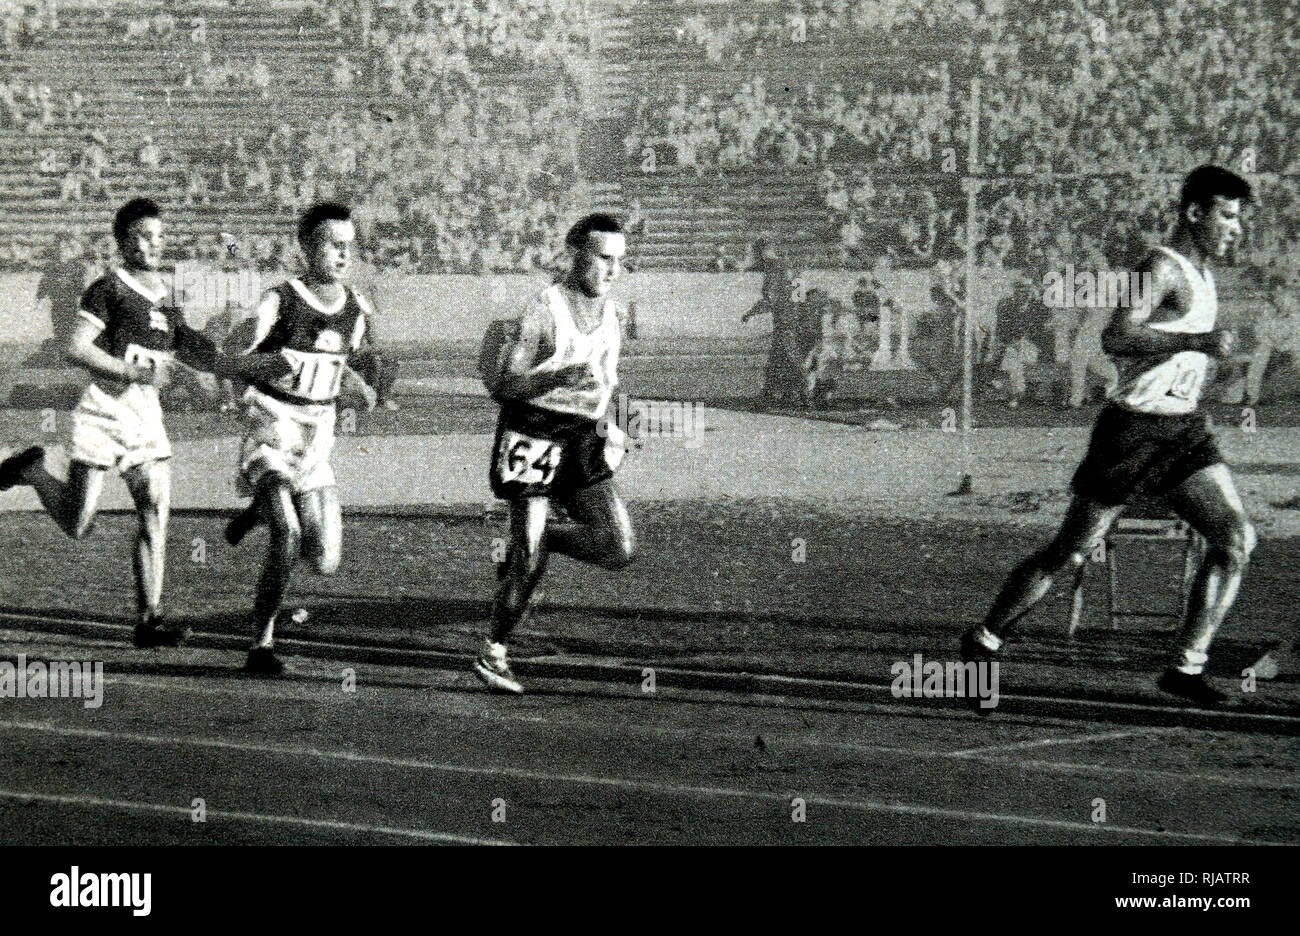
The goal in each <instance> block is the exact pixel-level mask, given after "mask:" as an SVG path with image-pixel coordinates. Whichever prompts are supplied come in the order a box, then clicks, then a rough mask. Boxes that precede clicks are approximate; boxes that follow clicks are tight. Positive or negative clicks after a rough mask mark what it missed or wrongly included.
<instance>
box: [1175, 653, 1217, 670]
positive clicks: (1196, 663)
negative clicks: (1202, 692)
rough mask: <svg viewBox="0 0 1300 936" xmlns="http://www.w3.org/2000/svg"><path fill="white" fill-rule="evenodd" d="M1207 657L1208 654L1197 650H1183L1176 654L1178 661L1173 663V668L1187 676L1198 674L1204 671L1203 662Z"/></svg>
mask: <svg viewBox="0 0 1300 936" xmlns="http://www.w3.org/2000/svg"><path fill="white" fill-rule="evenodd" d="M1209 658H1210V657H1209V654H1206V653H1201V652H1200V651H1199V650H1183V651H1181V652H1180V653H1179V655H1178V662H1177V663H1175V664H1174V669H1176V670H1178V672H1180V673H1184V674H1186V675H1188V676H1199V675H1200V674H1201V673H1202V672H1204V671H1205V663H1206V661H1207V660H1209Z"/></svg>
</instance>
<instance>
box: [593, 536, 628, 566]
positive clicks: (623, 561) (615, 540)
mask: <svg viewBox="0 0 1300 936" xmlns="http://www.w3.org/2000/svg"><path fill="white" fill-rule="evenodd" d="M635 558H636V537H635V536H633V535H632V531H631V530H627V531H624V532H619V533H612V534H610V536H609V541H608V543H607V544H606V547H605V552H604V558H603V559H602V560H601V562H600V565H601V567H602V568H606V569H612V570H618V569H624V568H627V566H629V565H631V564H632V560H633V559H635Z"/></svg>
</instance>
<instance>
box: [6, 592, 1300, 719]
mask: <svg viewBox="0 0 1300 936" xmlns="http://www.w3.org/2000/svg"><path fill="white" fill-rule="evenodd" d="M568 610H573V609H568ZM0 618H13V619H17V620H24V619H25V620H31V621H35V622H46V623H54V624H58V623H71V624H74V625H76V626H79V627H96V628H107V629H111V630H114V631H121V632H122V633H123V634H126V633H128V632H129V631H130V630H131V626H130V625H126V624H112V623H108V622H103V621H96V620H94V619H85V618H69V617H59V616H49V615H39V614H32V613H28V612H22V611H17V610H3V609H0ZM38 633H41V634H44V635H45V636H62V637H75V636H79V635H68V634H49V633H48V632H44V631H40V632H38ZM195 636H196V637H198V636H202V637H204V638H217V639H219V640H220V641H222V642H224V643H234V642H236V641H238V640H240V638H237V637H235V636H234V635H230V634H215V633H209V632H207V631H196V632H195ZM85 639H96V638H85ZM241 646H243V644H241ZM282 647H283V649H284V651H285V653H286V654H288V655H290V656H293V655H295V649H294V648H295V647H301V648H305V649H306V648H311V649H316V650H321V649H325V650H329V651H331V652H332V653H334V654H341V653H348V652H356V653H361V654H366V653H374V652H375V651H376V650H377V649H378V650H381V651H386V650H388V649H389V648H376V647H373V646H365V645H359V644H349V643H334V642H324V641H319V640H313V639H311V638H310V637H288V638H285V639H284V640H283V641H282ZM191 649H203V650H215V651H220V649H221V648H219V647H203V648H198V647H194V648H191ZM397 652H400V653H401V654H404V655H406V656H408V657H409V656H418V655H420V654H428V655H429V656H431V657H445V656H447V655H448V654H447V653H446V652H444V651H434V650H419V649H415V648H402V649H401V650H400V651H397ZM306 659H311V660H314V661H320V660H323V659H337V660H338V661H339V662H341V663H342V662H345V660H344V659H343V658H341V657H337V656H333V657H321V656H316V655H311V654H309V655H307V657H306ZM466 659H468V657H466ZM374 665H377V666H392V667H401V668H418V667H417V665H416V664H414V663H387V662H381V663H377V664H374ZM432 669H434V670H441V671H443V672H454V671H451V670H447V669H446V668H445V667H440V666H434V667H432ZM656 669H657V671H658V672H659V673H662V674H668V675H683V676H689V677H691V678H701V677H705V678H707V677H720V678H730V679H734V678H739V677H744V678H745V679H746V680H748V681H749V682H750V683H751V684H754V685H758V686H762V685H764V684H772V685H777V686H792V687H798V686H805V687H807V686H831V687H837V688H843V689H850V690H858V691H860V692H866V691H870V692H873V693H876V694H885V693H890V692H891V685H892V684H890V683H866V682H847V681H845V680H835V679H817V678H813V677H807V676H786V675H782V674H779V673H737V672H732V671H714V670H682V669H677V668H675V667H668V666H663V667H656ZM553 678H555V679H569V680H574V681H596V682H603V683H609V682H610V681H609V680H608V679H601V678H600V677H591V676H558V677H553ZM615 685H617V683H615ZM714 691H718V692H735V691H736V690H734V689H718V690H714ZM999 698H1000V699H1008V700H1011V701H1015V702H1027V703H1041V702H1053V703H1058V704H1062V705H1066V706H1075V707H1089V706H1091V707H1093V708H1099V709H1107V710H1111V711H1122V712H1142V713H1161V714H1166V715H1186V714H1188V713H1189V712H1194V711H1196V710H1195V709H1188V708H1187V707H1186V706H1184V705H1177V704H1163V705H1161V704H1151V703H1146V702H1123V701H1117V700H1113V699H1087V698H1078V697H1074V696H1053V695H1020V694H1018V693H1010V692H1003V693H1001V694H1000V695H999ZM855 701H857V702H859V703H860V704H864V705H876V704H877V703H872V702H867V701H866V700H865V699H859V700H855ZM879 707H880V708H882V709H886V710H888V709H895V708H896V707H897V703H893V704H891V703H879ZM1212 714H1214V713H1212ZM1217 714H1219V715H1227V716H1230V717H1233V718H1237V719H1241V720H1243V721H1247V722H1252V721H1253V722H1261V723H1270V724H1275V723H1282V724H1288V723H1289V724H1294V725H1297V726H1300V717H1297V716H1295V715H1288V714H1277V713H1273V712H1240V711H1227V710H1220V711H1219V712H1218V713H1217ZM1031 715H1032V713H1026V714H1025V715H1021V716H1018V717H1031ZM1211 730H1223V731H1227V730H1231V729H1228V728H1220V729H1211Z"/></svg>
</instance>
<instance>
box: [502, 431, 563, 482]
mask: <svg viewBox="0 0 1300 936" xmlns="http://www.w3.org/2000/svg"><path fill="white" fill-rule="evenodd" d="M562 451H563V450H562V449H561V447H560V444H559V443H558V442H551V441H550V440H548V439H534V438H532V437H531V436H526V435H523V434H522V433H519V432H515V431H514V430H512V429H507V430H506V431H505V432H503V433H502V434H501V451H500V458H498V460H497V461H498V465H499V467H498V469H497V470H498V471H499V472H500V473H501V480H502V481H517V482H519V483H520V484H542V485H546V484H550V483H551V482H552V481H553V480H555V473H556V472H557V471H559V470H560V456H561V452H562Z"/></svg>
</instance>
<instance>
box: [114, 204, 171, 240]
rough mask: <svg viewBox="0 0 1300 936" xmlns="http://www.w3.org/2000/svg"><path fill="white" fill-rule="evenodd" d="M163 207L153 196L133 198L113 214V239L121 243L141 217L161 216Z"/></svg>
mask: <svg viewBox="0 0 1300 936" xmlns="http://www.w3.org/2000/svg"><path fill="white" fill-rule="evenodd" d="M161 217H162V209H161V208H159V207H158V203H157V202H156V201H154V200H153V199H152V198H133V199H131V200H130V201H129V202H127V203H126V204H125V205H123V206H122V207H121V208H119V209H117V214H115V215H113V240H115V241H118V242H119V243H120V242H121V241H122V239H123V238H125V237H126V232H127V231H129V230H130V229H131V225H133V224H135V223H136V222H137V221H139V220H140V219H141V218H161Z"/></svg>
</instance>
